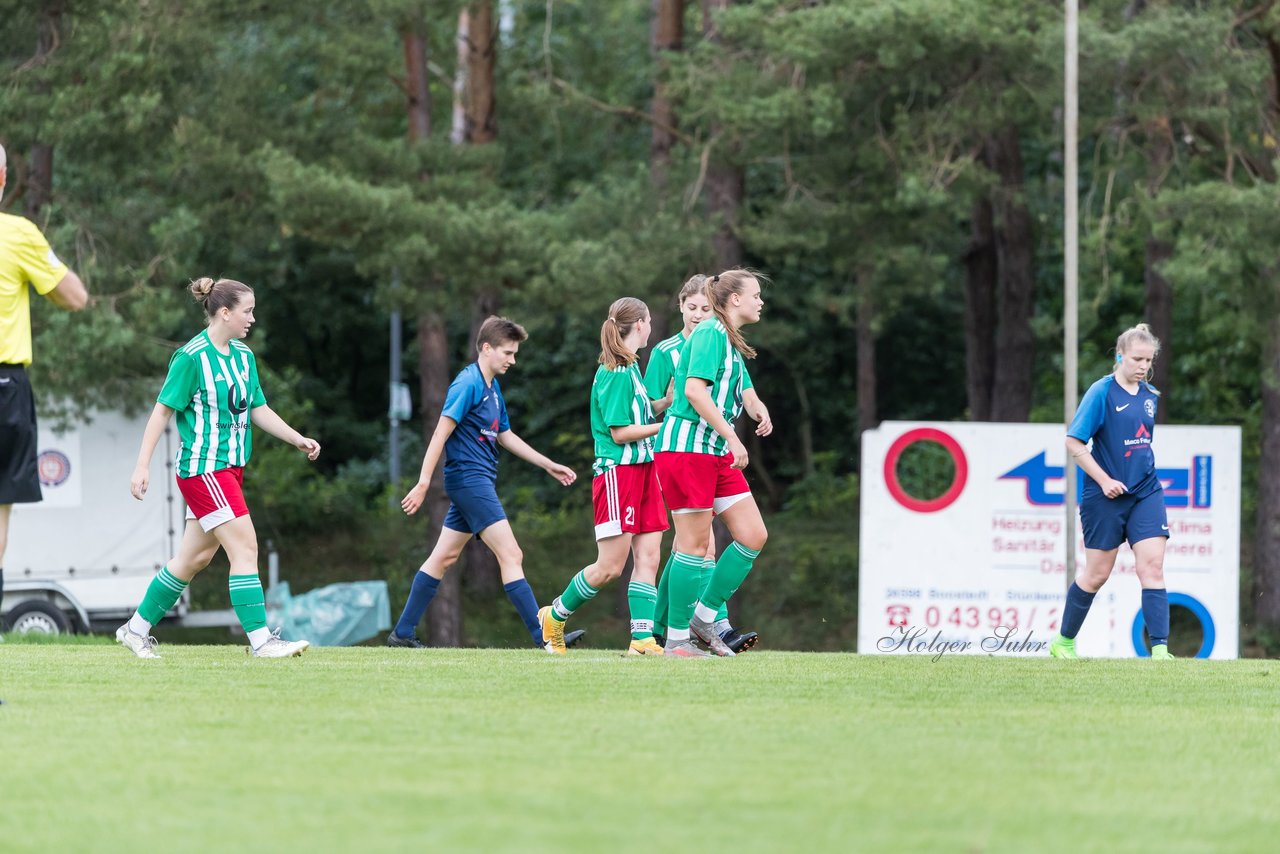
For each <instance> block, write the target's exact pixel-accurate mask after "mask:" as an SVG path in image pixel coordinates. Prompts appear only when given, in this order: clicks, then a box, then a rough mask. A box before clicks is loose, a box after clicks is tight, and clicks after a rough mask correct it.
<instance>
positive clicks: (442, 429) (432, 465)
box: [400, 415, 458, 516]
mask: <svg viewBox="0 0 1280 854" xmlns="http://www.w3.org/2000/svg"><path fill="white" fill-rule="evenodd" d="M457 428H458V422H457V421H454V420H453V419H452V418H449V417H447V416H444V415H441V416H440V420H439V421H437V422H436V429H435V432H433V433H432V434H431V441H430V442H428V443H427V452H426V454H424V455H423V457H422V470H421V471H420V472H418V482H417V483H415V484H414V485H413V488H412V489H410V490H409V491H408V493H406V494H405V497H404V498H402V499H400V509H402V510H403V511H404V512H405V513H406V514H408V515H409V516H412V515H413V514H414V513H417V512H418V508H419V507H421V506H422V502H423V501H426V499H427V490H428V489H429V488H430V487H431V478H432V477H433V476H434V475H435V472H436V466H437V465H439V464H440V457H441V456H443V455H444V446H445V443H446V442H448V441H449V437H450V436H452V435H453V431H454V430H456V429H457Z"/></svg>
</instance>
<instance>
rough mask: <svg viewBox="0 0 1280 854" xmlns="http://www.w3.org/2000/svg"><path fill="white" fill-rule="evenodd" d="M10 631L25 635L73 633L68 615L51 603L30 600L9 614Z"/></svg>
mask: <svg viewBox="0 0 1280 854" xmlns="http://www.w3.org/2000/svg"><path fill="white" fill-rule="evenodd" d="M6 622H7V623H8V626H9V631H11V632H14V633H15V634H20V635H25V634H29V633H32V632H34V633H37V634H46V635H62V634H67V633H68V632H70V631H71V621H70V620H68V619H67V615H66V614H64V613H62V611H60V610H58V608H57V606H55V605H53V604H52V603H50V602H41V601H38V600H28V601H26V602H23V603H22V604H20V605H18V606H16V607H15V608H14V609H13V610H12V611H10V612H9V617H8V619H7V620H6Z"/></svg>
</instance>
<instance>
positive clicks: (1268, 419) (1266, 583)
mask: <svg viewBox="0 0 1280 854" xmlns="http://www.w3.org/2000/svg"><path fill="white" fill-rule="evenodd" d="M1266 43H1267V51H1268V53H1269V54H1270V57H1271V87H1270V90H1271V91H1270V92H1269V97H1268V101H1267V105H1266V106H1267V114H1268V116H1269V117H1270V119H1271V120H1272V121H1273V122H1274V121H1276V120H1277V119H1280V42H1278V41H1277V40H1276V39H1275V38H1272V37H1271V36H1270V35H1269V34H1268V36H1267V38H1266ZM1267 180H1271V181H1274V180H1275V176H1274V175H1268V176H1267ZM1270 284H1271V285H1272V289H1273V296H1274V295H1275V291H1276V285H1275V281H1274V277H1273V278H1272V280H1271V282H1270ZM1263 334H1264V335H1265V338H1264V340H1263V341H1262V372H1261V373H1262V382H1261V384H1260V385H1261V392H1262V440H1261V454H1260V455H1259V459H1258V470H1259V471H1261V472H1262V473H1263V474H1262V476H1261V477H1259V478H1258V515H1257V525H1256V527H1257V530H1256V531H1255V533H1254V556H1253V561H1254V563H1253V588H1254V603H1255V604H1254V619H1255V620H1256V622H1257V624H1258V626H1259V627H1260V628H1264V629H1267V630H1268V631H1270V632H1273V633H1274V632H1280V478H1277V477H1275V476H1274V474H1275V472H1277V471H1280V315H1277V313H1276V312H1275V311H1274V309H1273V310H1272V312H1271V318H1270V320H1268V321H1267V324H1266V327H1265V332H1264V333H1263Z"/></svg>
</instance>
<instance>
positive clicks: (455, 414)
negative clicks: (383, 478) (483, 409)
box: [440, 371, 479, 424]
mask: <svg viewBox="0 0 1280 854" xmlns="http://www.w3.org/2000/svg"><path fill="white" fill-rule="evenodd" d="M477 391H479V389H478V388H477V387H476V384H475V383H474V382H472V380H471V374H470V372H468V371H463V372H462V373H460V374H458V376H457V377H455V378H454V380H453V382H451V383H449V391H448V392H447V393H446V394H445V396H444V409H442V410H440V414H441V415H442V416H444V417H445V418H450V419H452V420H453V421H455V422H457V423H458V424H461V423H462V419H463V418H466V417H467V413H468V412H470V411H471V407H473V406H475V405H476V400H477V399H478V398H477V395H476V393H477Z"/></svg>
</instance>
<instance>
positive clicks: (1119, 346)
mask: <svg viewBox="0 0 1280 854" xmlns="http://www.w3.org/2000/svg"><path fill="white" fill-rule="evenodd" d="M1134 344H1150V345H1151V346H1152V347H1153V348H1154V350H1153V352H1152V353H1151V361H1152V363H1154V362H1155V360H1156V356H1159V355H1160V339H1159V338H1157V337H1156V336H1155V335H1154V334H1153V333H1152V332H1151V327H1150V326H1148V325H1147V324H1145V323H1139V324H1138V325H1137V326H1131V327H1129V328H1128V329H1126V330H1125V331H1124V332H1121V333H1120V337H1119V338H1117V339H1116V365H1115V368H1114V369H1113V371H1112V372H1113V373H1114V372H1115V371H1118V370H1120V364H1121V362H1123V361H1124V359H1123V356H1124V354H1125V353H1127V352H1129V348H1130V347H1132V346H1133V345H1134ZM1144 379H1145V380H1146V381H1147V382H1148V383H1150V382H1151V369H1150V368H1148V369H1147V375H1146V377H1145V378H1144ZM1153 391H1154V389H1153ZM1157 393H1158V392H1157Z"/></svg>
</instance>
